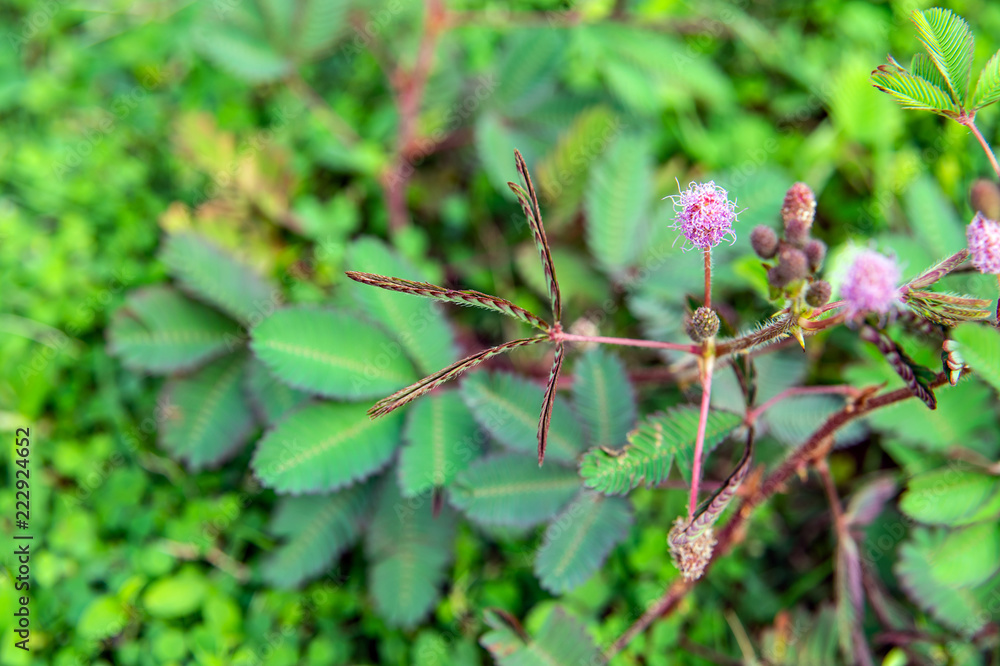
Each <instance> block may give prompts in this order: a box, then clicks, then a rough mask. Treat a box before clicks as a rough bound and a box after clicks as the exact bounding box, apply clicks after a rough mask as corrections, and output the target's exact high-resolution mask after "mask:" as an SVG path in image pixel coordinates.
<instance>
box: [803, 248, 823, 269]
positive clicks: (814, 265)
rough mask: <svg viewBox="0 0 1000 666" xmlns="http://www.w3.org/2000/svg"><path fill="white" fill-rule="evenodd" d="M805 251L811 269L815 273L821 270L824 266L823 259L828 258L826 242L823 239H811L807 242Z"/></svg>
mask: <svg viewBox="0 0 1000 666" xmlns="http://www.w3.org/2000/svg"><path fill="white" fill-rule="evenodd" d="M803 251H804V252H805V253H806V259H808V260H809V270H810V271H812V272H813V273H817V272H819V269H820V268H822V267H823V260H824V259H826V243H824V242H823V241H821V240H811V241H809V242H808V243H806V246H805V249H804V250H803Z"/></svg>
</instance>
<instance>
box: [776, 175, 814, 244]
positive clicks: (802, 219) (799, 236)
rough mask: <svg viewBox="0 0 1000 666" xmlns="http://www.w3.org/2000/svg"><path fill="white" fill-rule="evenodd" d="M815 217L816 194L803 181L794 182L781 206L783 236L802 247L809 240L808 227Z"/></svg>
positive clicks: (810, 226)
mask: <svg viewBox="0 0 1000 666" xmlns="http://www.w3.org/2000/svg"><path fill="white" fill-rule="evenodd" d="M815 217H816V195H814V194H813V191H812V190H811V189H809V186H808V185H806V184H805V183H795V184H794V185H792V186H791V187H790V188H788V192H787V193H785V201H784V203H783V204H782V206H781V221H782V222H784V223H785V238H786V239H787V240H788V242H789V243H792V244H794V245H797V246H799V247H802V246H803V245H805V244H806V242H807V241H808V240H809V229H810V228H812V224H813V220H814V219H815Z"/></svg>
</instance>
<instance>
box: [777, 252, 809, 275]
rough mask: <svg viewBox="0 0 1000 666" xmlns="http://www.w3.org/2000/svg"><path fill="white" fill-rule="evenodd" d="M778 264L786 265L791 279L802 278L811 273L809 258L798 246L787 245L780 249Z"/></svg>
mask: <svg viewBox="0 0 1000 666" xmlns="http://www.w3.org/2000/svg"><path fill="white" fill-rule="evenodd" d="M778 265H779V266H784V269H783V270H784V271H785V273H786V274H787V275H788V276H789V280H801V279H802V278H804V277H805V276H806V275H807V274H808V273H809V259H807V258H806V253H805V252H803V251H802V250H799V249H798V248H794V247H789V246H787V245H786V246H785V247H783V248H781V250H779V251H778Z"/></svg>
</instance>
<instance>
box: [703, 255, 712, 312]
mask: <svg viewBox="0 0 1000 666" xmlns="http://www.w3.org/2000/svg"><path fill="white" fill-rule="evenodd" d="M705 307H706V308H711V307H712V248H708V249H707V250H705Z"/></svg>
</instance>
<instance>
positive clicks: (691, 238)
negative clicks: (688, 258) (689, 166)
mask: <svg viewBox="0 0 1000 666" xmlns="http://www.w3.org/2000/svg"><path fill="white" fill-rule="evenodd" d="M665 198H670V199H672V200H673V202H674V208H675V209H676V210H677V218H676V222H675V223H674V228H675V229H680V230H681V234H683V235H684V238H686V239H687V242H689V243H691V245H693V246H695V247H697V248H700V249H702V250H707V249H709V248H713V247H715V246H716V245H718V244H719V243H721V242H722V239H724V238H725V237H726V236H732V238H733V241H735V240H736V234H735V233H733V222H735V221H736V204H735V203H734V202H732V201H730V200H729V194H728V193H727V192H726V191H725V190H724V189H722V188H721V187H719V186H718V185H716V184H715V182H714V181H709V182H707V183H691V185H690V186H689V187H688V189H686V190H684V191H683V192H681V193H680V194H674V195H672V196H670V197H665Z"/></svg>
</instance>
